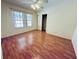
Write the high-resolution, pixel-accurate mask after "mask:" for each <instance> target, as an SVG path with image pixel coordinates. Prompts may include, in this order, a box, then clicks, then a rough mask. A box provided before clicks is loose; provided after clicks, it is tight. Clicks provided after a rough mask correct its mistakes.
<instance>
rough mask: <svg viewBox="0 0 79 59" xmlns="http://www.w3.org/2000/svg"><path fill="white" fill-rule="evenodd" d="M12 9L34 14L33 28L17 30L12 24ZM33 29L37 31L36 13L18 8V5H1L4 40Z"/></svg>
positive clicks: (2, 35) (3, 3)
mask: <svg viewBox="0 0 79 59" xmlns="http://www.w3.org/2000/svg"><path fill="white" fill-rule="evenodd" d="M10 8H14V9H17V10H21V11H24V12H28V13H32V14H33V21H32V22H33V23H32V24H33V25H32V27H26V28H21V29H17V28H15V27H14V24H12V21H11V14H10V11H11V10H10ZM33 29H37V14H36V12H34V11H31V10H28V9H24V8H22V7H19V6H16V5H12V4H8V3H5V2H2V5H1V37H2V38H3V37H7V36H11V35H15V34H18V33H23V32H26V31H29V30H33Z"/></svg>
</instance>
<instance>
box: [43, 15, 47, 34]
mask: <svg viewBox="0 0 79 59" xmlns="http://www.w3.org/2000/svg"><path fill="white" fill-rule="evenodd" d="M46 21H47V14H43V15H42V31H44V32H46Z"/></svg>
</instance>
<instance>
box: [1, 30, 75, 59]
mask: <svg viewBox="0 0 79 59" xmlns="http://www.w3.org/2000/svg"><path fill="white" fill-rule="evenodd" d="M2 50H3V59H76V56H75V52H74V49H73V46H72V43H71V41H70V40H67V39H63V38H59V37H56V36H52V35H49V34H46V33H45V32H41V31H31V32H27V33H23V34H19V35H16V36H12V37H7V38H4V39H2Z"/></svg>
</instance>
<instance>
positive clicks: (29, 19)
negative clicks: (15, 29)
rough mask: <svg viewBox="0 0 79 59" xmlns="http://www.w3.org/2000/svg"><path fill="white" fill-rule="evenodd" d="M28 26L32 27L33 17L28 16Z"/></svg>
mask: <svg viewBox="0 0 79 59" xmlns="http://www.w3.org/2000/svg"><path fill="white" fill-rule="evenodd" d="M27 26H32V15H31V14H27Z"/></svg>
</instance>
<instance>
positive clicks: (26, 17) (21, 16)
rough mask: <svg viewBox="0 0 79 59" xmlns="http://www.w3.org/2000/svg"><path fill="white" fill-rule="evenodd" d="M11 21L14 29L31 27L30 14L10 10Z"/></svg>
mask: <svg viewBox="0 0 79 59" xmlns="http://www.w3.org/2000/svg"><path fill="white" fill-rule="evenodd" d="M12 20H13V23H14V27H16V28H23V27H31V26H32V14H28V13H24V12H19V11H15V10H12Z"/></svg>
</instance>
